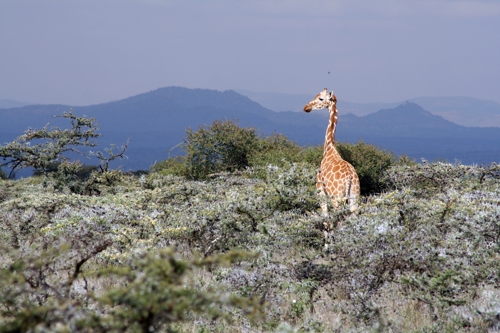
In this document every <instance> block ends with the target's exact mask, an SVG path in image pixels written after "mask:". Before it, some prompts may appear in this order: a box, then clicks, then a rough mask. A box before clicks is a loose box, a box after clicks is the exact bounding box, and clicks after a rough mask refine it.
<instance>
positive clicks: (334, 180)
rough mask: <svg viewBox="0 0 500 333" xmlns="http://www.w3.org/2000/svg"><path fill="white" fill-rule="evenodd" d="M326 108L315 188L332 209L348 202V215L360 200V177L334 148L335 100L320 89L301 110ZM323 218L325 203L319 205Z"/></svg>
mask: <svg viewBox="0 0 500 333" xmlns="http://www.w3.org/2000/svg"><path fill="white" fill-rule="evenodd" d="M324 108H327V109H328V111H330V121H329V123H328V127H327V128H326V135H325V145H324V148H323V159H322V160H321V166H320V169H319V171H318V175H317V177H316V188H317V189H318V190H319V195H320V196H325V195H327V196H328V197H330V198H331V200H332V205H333V207H334V208H336V207H338V205H339V204H340V203H341V202H345V200H346V199H347V200H348V202H349V207H350V210H351V213H354V212H355V211H356V210H357V208H358V206H357V199H358V197H359V192H360V186H359V178H358V175H357V174H356V170H354V167H353V166H352V165H351V164H349V163H348V162H346V161H344V160H343V159H342V157H341V156H340V154H339V153H338V152H337V149H335V129H336V126H337V115H338V110H337V98H336V97H335V95H334V94H333V92H327V89H326V88H325V89H323V91H322V92H320V93H319V94H318V95H316V97H315V98H314V99H313V100H312V101H310V102H309V103H307V105H306V106H305V107H304V111H305V112H311V111H312V110H320V109H324ZM321 210H322V211H323V215H327V214H328V208H327V204H326V201H325V200H323V201H322V203H321Z"/></svg>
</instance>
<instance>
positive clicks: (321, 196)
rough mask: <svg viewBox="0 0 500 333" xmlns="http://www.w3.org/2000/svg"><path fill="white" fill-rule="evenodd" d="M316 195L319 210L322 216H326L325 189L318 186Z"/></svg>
mask: <svg viewBox="0 0 500 333" xmlns="http://www.w3.org/2000/svg"><path fill="white" fill-rule="evenodd" d="M318 195H319V200H320V206H321V212H322V213H323V216H328V202H327V200H328V199H327V197H326V193H325V190H324V189H323V188H320V191H319V193H318Z"/></svg>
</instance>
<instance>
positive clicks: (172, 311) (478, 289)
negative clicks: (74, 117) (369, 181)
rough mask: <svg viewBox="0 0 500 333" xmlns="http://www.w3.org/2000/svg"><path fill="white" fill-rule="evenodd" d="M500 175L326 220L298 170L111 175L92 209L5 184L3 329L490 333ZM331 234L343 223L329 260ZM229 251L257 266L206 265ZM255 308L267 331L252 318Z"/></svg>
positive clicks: (439, 176)
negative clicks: (328, 230)
mask: <svg viewBox="0 0 500 333" xmlns="http://www.w3.org/2000/svg"><path fill="white" fill-rule="evenodd" d="M499 171H500V170H499V167H498V165H491V166H464V165H451V164H445V163H424V164H414V165H396V166H393V167H391V168H389V169H388V170H386V172H385V175H386V176H385V178H384V179H385V181H386V191H385V192H384V193H382V194H379V195H372V196H369V197H368V198H367V199H366V202H364V203H362V204H361V205H360V208H359V211H358V213H357V214H356V215H350V214H349V211H348V208H346V207H342V208H340V209H339V210H336V211H331V213H330V215H329V216H327V217H323V216H322V215H321V214H319V213H320V209H319V203H318V199H317V196H316V193H315V186H314V182H315V180H314V178H315V173H316V167H315V166H312V165H311V164H309V163H304V162H301V163H283V165H282V166H273V165H270V166H269V165H268V166H255V167H253V168H249V169H247V170H243V171H240V173H239V174H234V173H221V174H219V175H217V176H213V177H211V179H210V180H209V181H203V182H200V181H192V180H186V179H185V178H182V177H176V176H172V175H162V174H161V172H152V173H150V174H148V175H141V176H137V177H136V176H133V175H127V174H124V173H120V176H119V177H118V178H116V179H115V180H114V181H113V182H109V183H106V182H105V181H104V180H101V183H99V188H100V190H101V192H99V193H94V196H87V195H82V194H74V193H73V194H66V193H63V192H61V191H57V190H55V189H52V188H51V187H47V186H43V184H42V180H41V179H38V178H28V179H23V180H18V181H9V182H6V181H4V182H0V193H3V196H2V197H0V221H2V222H1V225H0V228H1V229H2V231H1V233H0V237H1V239H0V242H1V244H4V248H3V249H2V251H1V253H2V254H1V255H0V264H1V267H2V271H1V274H2V277H1V279H0V280H1V281H5V282H0V285H1V288H0V290H1V291H0V297H1V299H0V309H1V311H2V314H1V318H0V321H2V323H3V325H2V327H10V328H14V327H21V328H26V327H27V326H19V325H21V324H25V325H31V326H30V327H32V328H33V329H34V328H35V327H36V328H39V329H42V328H44V327H45V328H47V329H52V330H54V329H55V327H59V328H61V329H64V328H66V329H68V330H73V331H76V330H81V331H85V330H86V331H89V332H99V331H105V330H108V331H119V330H121V329H125V328H124V327H125V325H127V327H128V330H129V331H134V330H137V331H140V330H141V329H145V327H146V326H148V327H154V329H155V330H157V331H168V330H169V329H171V330H179V331H193V330H194V331H203V330H204V331H235V330H238V329H241V328H242V327H245V330H247V331H250V332H257V331H304V332H328V331H335V330H338V331H371V330H376V331H383V330H385V329H389V328H391V329H392V330H395V331H435V332H438V331H456V332H460V331H486V330H488V329H491V330H494V329H498V328H499V325H498V321H497V320H496V319H495V318H497V316H498V314H499V313H500V303H499V302H498V299H499V298H500V289H499V288H498V285H499V282H500V281H499V280H498V272H499V271H500V266H499V265H500V264H499V261H498V256H499V255H500V254H499V251H500V245H499V244H500V239H499V237H498V235H500V229H499V224H498V221H499V220H500V210H499V207H500V206H499V199H498V198H499V197H500V192H499V188H498V181H499V178H500V172H499ZM254 173H259V174H261V175H265V176H263V177H257V178H256V177H254V176H253V174H254ZM95 174H96V175H104V174H105V173H104V174H101V173H95ZM326 222H334V223H333V224H334V225H336V228H335V229H334V231H333V233H332V234H331V235H330V237H329V238H328V243H329V246H328V250H327V251H325V250H324V247H323V244H324V242H325V239H324V236H323V224H324V223H326ZM165 248H170V250H164V249H165ZM172 248H175V249H176V252H175V253H174V252H172V250H171V249H172ZM233 251H247V252H256V253H259V256H258V257H238V256H236V257H234V258H240V259H245V260H240V259H235V260H232V261H231V262H232V263H231V264H229V265H225V266H224V265H223V266H218V265H215V266H212V267H211V266H210V265H209V266H206V265H204V264H201V266H200V265H199V263H200V262H207V261H206V260H208V261H210V260H215V259H211V258H219V259H217V260H220V262H221V263H222V262H226V259H224V258H227V257H226V256H231V255H233V254H234V253H241V252H233ZM221 255H222V256H221ZM219 256H221V257H219ZM86 258H87V259H86ZM197 258H205V259H197ZM200 260H201V261H200ZM217 260H216V261H217ZM79 263H82V264H79ZM196 267H199V268H196ZM75 272H76V273H75ZM165 272H170V273H168V274H166V273H165ZM162 274H163V275H162ZM170 274H172V275H170ZM167 275H168V276H171V278H169V279H166V278H162V276H164V277H165V276H167ZM217 285H224V288H225V290H226V292H222V291H221V289H219V288H217V287H216V286H217ZM56 291H57V292H56ZM169 297H171V298H175V297H177V298H176V299H177V300H176V301H175V302H173V303H172V302H170V303H169V302H167V301H166V300H168V299H169ZM190 299H191V301H190ZM209 300H211V301H209ZM255 302H257V303H258V304H260V305H262V306H264V308H263V311H264V312H265V319H264V320H263V321H255V322H253V321H250V320H249V319H248V318H249V317H248V316H247V315H250V314H251V313H249V312H247V311H254V310H256V309H259V306H257V304H256V303H255ZM169 304H174V305H175V306H178V307H175V306H174V307H170V306H169ZM153 305H154V306H153ZM198 305H199V307H196V306H198ZM187 307H191V308H192V310H193V311H184V310H182V309H186V308H187ZM219 311H222V312H219ZM219 314H220V315H221V316H222V317H227V316H229V317H231V318H232V319H233V321H232V322H225V321H214V320H213V318H214V316H215V317H217V318H218V316H219ZM177 320H181V321H177ZM6 325H14V326H6ZM15 325H18V326H15ZM141 325H142V326H141ZM151 325H152V326H151Z"/></svg>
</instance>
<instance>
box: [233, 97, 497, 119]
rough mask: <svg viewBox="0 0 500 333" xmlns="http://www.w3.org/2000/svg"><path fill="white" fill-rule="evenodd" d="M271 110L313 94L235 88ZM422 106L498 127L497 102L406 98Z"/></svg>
mask: <svg viewBox="0 0 500 333" xmlns="http://www.w3.org/2000/svg"><path fill="white" fill-rule="evenodd" d="M237 92H238V93H241V94H242V95H245V96H248V97H249V98H250V99H252V100H254V101H256V102H258V103H260V104H261V105H263V106H264V107H266V108H269V109H271V110H273V111H285V110H288V111H297V112H300V111H302V107H303V106H304V104H305V102H307V101H309V100H310V99H311V96H312V95H306V94H283V93H262V92H254V91H248V90H237ZM408 101H410V102H414V103H416V104H418V105H420V106H422V107H423V108H424V109H426V110H427V111H430V112H431V113H432V114H434V115H438V116H442V117H443V118H444V119H446V120H449V121H451V122H453V123H455V124H458V125H462V126H469V127H492V126H494V127H500V104H499V103H497V102H494V101H489V100H482V99H477V98H472V97H460V96H457V97H417V98H412V99H409V100H408ZM402 103H404V102H403V101H402V102H394V103H354V102H349V101H344V100H342V99H340V100H339V101H338V105H337V107H338V109H339V111H340V112H341V113H353V114H355V115H356V116H366V115H368V114H370V113H374V112H377V111H378V110H380V109H390V108H394V107H396V106H398V105H400V104H402Z"/></svg>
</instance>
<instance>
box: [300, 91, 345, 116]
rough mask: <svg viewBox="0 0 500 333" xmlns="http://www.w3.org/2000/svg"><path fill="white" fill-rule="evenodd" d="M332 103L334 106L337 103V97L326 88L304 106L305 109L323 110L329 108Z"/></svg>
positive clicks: (306, 110)
mask: <svg viewBox="0 0 500 333" xmlns="http://www.w3.org/2000/svg"><path fill="white" fill-rule="evenodd" d="M332 104H333V106H335V105H336V104H337V97H335V95H334V94H333V92H331V91H330V92H328V91H327V89H326V88H325V89H323V91H322V92H320V93H319V94H318V95H316V97H315V98H314V99H313V100H312V101H310V102H309V103H307V105H306V106H304V111H305V112H311V111H312V110H321V109H325V108H327V109H329V108H330V106H331V105H332Z"/></svg>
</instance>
